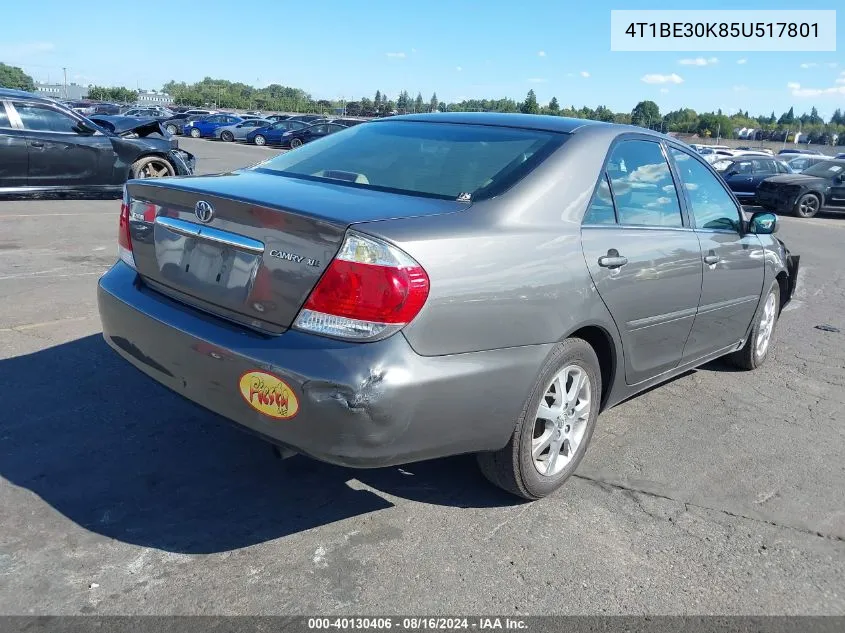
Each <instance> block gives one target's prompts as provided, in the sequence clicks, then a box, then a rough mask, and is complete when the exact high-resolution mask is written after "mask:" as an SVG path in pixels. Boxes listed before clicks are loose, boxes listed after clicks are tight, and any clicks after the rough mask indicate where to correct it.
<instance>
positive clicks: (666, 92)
mask: <svg viewBox="0 0 845 633" xmlns="http://www.w3.org/2000/svg"><path fill="white" fill-rule="evenodd" d="M660 92H661V94H664V95H665V94H668V93H669V88H661V89H660Z"/></svg>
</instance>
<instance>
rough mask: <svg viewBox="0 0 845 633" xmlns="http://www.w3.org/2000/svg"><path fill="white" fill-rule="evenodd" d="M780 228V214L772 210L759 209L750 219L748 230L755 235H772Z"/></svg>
mask: <svg viewBox="0 0 845 633" xmlns="http://www.w3.org/2000/svg"><path fill="white" fill-rule="evenodd" d="M777 230H778V216H776V215H775V214H774V213H771V212H770V211H758V212H757V213H755V214H754V215H752V216H751V219H750V220H749V221H748V232H749V233H754V234H755V235H772V234H773V233H777Z"/></svg>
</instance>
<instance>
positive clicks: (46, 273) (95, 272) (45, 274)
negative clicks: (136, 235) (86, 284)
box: [0, 268, 108, 281]
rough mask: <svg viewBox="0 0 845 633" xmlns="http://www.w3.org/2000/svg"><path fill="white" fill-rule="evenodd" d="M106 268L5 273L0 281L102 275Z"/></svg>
mask: <svg viewBox="0 0 845 633" xmlns="http://www.w3.org/2000/svg"><path fill="white" fill-rule="evenodd" d="M56 270H63V269H62V268H57V269H56ZM107 270H108V268H104V269H103V270H92V271H91V272H89V273H66V274H62V275H52V274H50V273H52V272H53V271H52V270H42V271H39V272H37V273H21V274H20V275H6V276H5V277H0V281H3V280H5V279H24V278H26V277H34V278H36V279H54V278H56V277H84V276H86V275H102V274H103V273H104V272H106V271H107Z"/></svg>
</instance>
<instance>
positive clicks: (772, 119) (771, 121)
mask: <svg viewBox="0 0 845 633" xmlns="http://www.w3.org/2000/svg"><path fill="white" fill-rule="evenodd" d="M777 122H778V120H777V117H776V116H775V111H774V110H772V113H771V114H770V115H769V125H774V124H775V123H777Z"/></svg>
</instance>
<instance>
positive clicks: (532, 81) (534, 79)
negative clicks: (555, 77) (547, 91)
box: [528, 77, 548, 84]
mask: <svg viewBox="0 0 845 633" xmlns="http://www.w3.org/2000/svg"><path fill="white" fill-rule="evenodd" d="M547 81H548V79H546V78H545V77H529V78H528V83H530V84H544V83H546V82H547Z"/></svg>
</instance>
